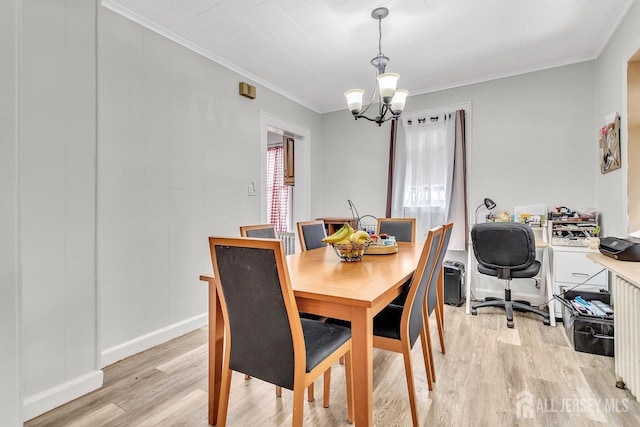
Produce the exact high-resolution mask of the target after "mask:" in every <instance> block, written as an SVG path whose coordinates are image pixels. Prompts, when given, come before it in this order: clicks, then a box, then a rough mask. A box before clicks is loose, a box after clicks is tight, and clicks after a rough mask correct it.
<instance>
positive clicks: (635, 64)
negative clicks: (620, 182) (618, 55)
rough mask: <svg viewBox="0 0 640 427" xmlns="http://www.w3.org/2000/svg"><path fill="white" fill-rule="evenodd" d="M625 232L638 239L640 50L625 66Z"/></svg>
mask: <svg viewBox="0 0 640 427" xmlns="http://www.w3.org/2000/svg"><path fill="white" fill-rule="evenodd" d="M627 121H628V124H627V125H628V142H627V162H628V163H627V214H628V221H629V223H628V230H627V232H628V233H629V234H631V235H633V236H634V237H640V50H639V51H637V52H636V53H635V55H633V56H632V57H631V59H630V60H629V62H628V64H627Z"/></svg>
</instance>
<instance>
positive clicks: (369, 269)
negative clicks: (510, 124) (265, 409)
mask: <svg viewBox="0 0 640 427" xmlns="http://www.w3.org/2000/svg"><path fill="white" fill-rule="evenodd" d="M423 246H424V244H423V243H403V242H400V243H398V252H397V253H394V254H386V255H365V256H364V257H363V258H362V261H360V262H345V261H342V260H340V259H339V258H338V256H337V255H336V253H335V252H334V250H333V248H331V247H329V246H328V247H326V248H319V249H314V250H310V251H306V252H301V253H296V254H292V255H288V256H287V265H288V269H289V277H290V280H291V285H292V287H293V292H294V295H295V298H296V303H297V305H298V309H299V310H300V311H302V312H305V313H312V314H317V315H320V316H326V317H333V318H338V319H343V320H348V321H350V322H351V334H352V350H351V351H352V357H353V360H354V361H356V362H357V363H353V381H354V397H355V425H356V426H358V427H360V426H371V425H373V403H372V402H373V398H372V394H373V318H374V316H375V315H376V314H377V313H379V312H380V310H382V309H383V308H384V307H385V306H387V305H388V304H389V303H390V302H391V301H393V299H394V298H396V297H397V296H398V295H399V294H400V292H401V289H402V286H403V284H405V283H406V282H407V280H409V279H410V278H411V277H412V275H413V272H414V271H415V269H416V266H417V265H418V260H419V258H420V253H421V250H422V248H423ZM200 280H203V281H207V282H208V284H209V424H210V425H216V421H217V420H216V419H217V414H218V396H219V395H220V380H221V372H222V347H223V341H224V324H223V321H224V320H223V318H222V313H221V309H220V302H219V300H218V297H217V295H216V287H215V278H214V277H213V276H212V275H211V274H204V275H201V276H200ZM441 301H442V300H440V301H439V303H441Z"/></svg>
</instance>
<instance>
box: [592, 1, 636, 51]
mask: <svg viewBox="0 0 640 427" xmlns="http://www.w3.org/2000/svg"><path fill="white" fill-rule="evenodd" d="M634 1H635V0H627V1H626V2H625V4H624V7H623V8H622V10H621V12H620V14H619V15H618V16H614V17H613V18H612V19H611V23H610V24H609V25H608V26H607V28H608V29H609V31H607V32H606V33H605V34H604V36H603V37H602V39H601V40H600V42H599V43H598V46H596V48H595V50H594V55H593V56H594V58H593V59H596V58H597V57H599V56H600V54H601V53H602V51H603V50H604V48H605V47H607V44H609V41H610V40H611V37H613V34H614V33H615V32H616V31H617V30H618V27H620V24H622V20H623V19H624V17H625V16H627V13H629V10H630V9H631V5H632V4H633V2H634Z"/></svg>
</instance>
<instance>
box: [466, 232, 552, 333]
mask: <svg viewBox="0 0 640 427" xmlns="http://www.w3.org/2000/svg"><path fill="white" fill-rule="evenodd" d="M471 241H472V242H473V252H474V253H475V256H476V259H477V260H478V271H479V272H480V273H482V274H486V275H488V276H494V277H497V278H498V279H503V280H505V282H506V287H505V290H504V299H491V300H488V299H487V300H486V301H485V302H481V303H478V304H474V305H473V306H472V307H471V314H473V315H477V314H478V308H481V307H502V308H504V309H505V312H506V315H507V326H508V327H509V328H513V310H514V309H515V310H518V311H525V312H530V313H535V314H537V315H539V316H542V318H543V322H544V324H545V325H549V324H550V321H549V314H548V313H546V312H544V311H542V310H539V309H537V308H535V307H531V306H530V305H528V303H526V302H520V301H511V286H510V285H511V279H521V278H533V277H535V276H536V275H537V274H538V272H539V271H540V262H539V261H536V242H535V236H534V234H533V230H531V227H529V226H528V225H526V224H521V223H517V222H487V223H482V224H478V225H476V226H474V227H473V228H472V229H471ZM547 286H549V285H548V284H547Z"/></svg>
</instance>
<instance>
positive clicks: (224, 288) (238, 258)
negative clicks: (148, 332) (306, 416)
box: [209, 237, 353, 426]
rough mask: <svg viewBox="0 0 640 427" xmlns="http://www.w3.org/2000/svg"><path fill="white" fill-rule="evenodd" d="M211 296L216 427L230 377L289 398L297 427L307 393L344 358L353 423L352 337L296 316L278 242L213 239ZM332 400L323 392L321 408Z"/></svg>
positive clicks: (339, 329)
mask: <svg viewBox="0 0 640 427" xmlns="http://www.w3.org/2000/svg"><path fill="white" fill-rule="evenodd" d="M209 245H210V249H211V261H212V264H213V269H214V275H215V277H216V279H217V280H216V291H217V292H218V295H219V297H220V306H221V308H222V316H223V318H224V323H225V345H224V354H223V358H222V385H221V388H220V400H219V411H218V424H217V425H219V426H224V425H225V424H226V418H227V409H228V406H229V392H230V387H231V375H232V371H237V372H242V373H245V374H247V375H251V376H252V377H255V378H259V379H261V380H263V381H267V382H270V383H272V384H275V385H278V386H280V387H285V388H287V389H290V390H293V422H292V425H293V426H301V425H302V420H303V409H304V402H303V401H304V389H305V388H306V387H308V386H309V385H310V384H312V383H313V381H314V380H315V379H316V378H317V377H319V376H320V375H322V374H323V373H324V374H325V384H328V383H329V379H328V378H327V376H329V375H331V370H330V367H331V365H332V364H333V363H335V362H337V361H338V359H339V358H340V357H341V356H345V358H346V366H345V371H346V375H347V379H346V384H347V407H348V419H349V421H350V422H353V395H352V379H351V355H350V350H351V331H350V330H349V328H345V327H342V326H339V325H332V324H328V323H324V322H320V321H317V320H310V319H302V318H300V315H299V314H298V309H297V306H296V300H295V297H294V294H293V289H292V287H291V283H290V282H289V275H288V270H287V261H286V257H285V254H284V247H283V244H282V242H280V241H277V240H267V239H248V238H223V237H210V238H209ZM328 399H329V394H328V390H325V402H324V406H325V407H327V406H328Z"/></svg>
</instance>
